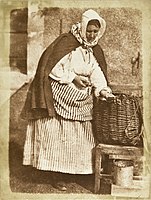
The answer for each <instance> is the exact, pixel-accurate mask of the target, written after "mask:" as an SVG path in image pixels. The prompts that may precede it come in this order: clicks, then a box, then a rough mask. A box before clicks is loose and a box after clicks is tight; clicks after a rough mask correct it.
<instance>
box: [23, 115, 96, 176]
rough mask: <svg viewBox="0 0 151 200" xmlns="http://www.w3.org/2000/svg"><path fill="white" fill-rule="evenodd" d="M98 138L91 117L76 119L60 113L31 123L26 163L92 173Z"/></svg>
mask: <svg viewBox="0 0 151 200" xmlns="http://www.w3.org/2000/svg"><path fill="white" fill-rule="evenodd" d="M94 147H95V141H94V137H93V133H92V124H91V121H73V120H69V119H64V118H62V117H60V116H59V115H57V116H56V117H53V118H43V119H38V120H32V121H30V122H29V123H28V126H27V133H26V140H25V145H24V157H23V164H24V165H32V166H33V167H35V168H37V169H40V170H50V171H56V172H63V173H70V174H91V173H93V171H94V170H93V169H94V162H93V151H94Z"/></svg>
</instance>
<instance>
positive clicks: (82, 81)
mask: <svg viewBox="0 0 151 200" xmlns="http://www.w3.org/2000/svg"><path fill="white" fill-rule="evenodd" d="M73 83H74V84H75V85H76V86H77V87H78V88H79V89H83V88H86V87H88V86H90V85H91V84H90V82H89V81H88V79H87V78H86V77H84V76H78V75H77V76H76V77H75V78H74V80H73Z"/></svg>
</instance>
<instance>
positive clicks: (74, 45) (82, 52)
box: [22, 9, 113, 190]
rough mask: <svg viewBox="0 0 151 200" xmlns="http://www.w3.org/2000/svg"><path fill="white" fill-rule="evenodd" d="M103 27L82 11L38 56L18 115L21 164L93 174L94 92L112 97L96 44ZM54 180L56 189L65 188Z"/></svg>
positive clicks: (94, 16) (90, 12)
mask: <svg viewBox="0 0 151 200" xmlns="http://www.w3.org/2000/svg"><path fill="white" fill-rule="evenodd" d="M105 26H106V23H105V21H104V20H103V19H102V18H101V17H100V16H99V15H98V14H97V13H96V12H95V11H93V10H91V9H90V10H87V11H86V12H84V13H83V15H82V20H81V23H77V24H75V25H73V26H72V29H71V31H70V32H69V33H66V34H62V35H61V36H59V37H58V38H57V39H56V40H55V41H54V42H53V43H52V44H51V45H50V46H49V47H48V48H47V49H46V50H45V51H44V53H43V54H42V56H41V58H40V61H39V64H38V68H37V71H36V75H35V77H34V79H33V81H32V83H31V86H30V88H29V91H28V95H27V100H26V103H25V106H24V109H23V112H22V114H23V117H26V119H28V120H29V122H28V126H27V134H26V141H25V146H24V158H23V164H24V165H32V166H33V167H35V168H37V169H39V170H46V171H53V172H61V173H68V174H92V173H93V172H94V169H93V156H92V155H93V148H94V147H95V140H94V136H93V132H92V111H93V94H94V95H95V96H96V97H98V96H100V94H101V95H102V97H104V98H108V97H112V96H113V95H112V94H111V90H110V89H109V88H108V87H107V81H106V62H105V59H104V54H103V51H102V49H101V47H100V46H99V45H98V40H99V39H100V38H101V37H102V35H103V33H104V31H105ZM61 173H60V175H61ZM58 174H59V173H58ZM56 177H57V176H56ZM58 177H59V180H58V182H57V183H58V184H56V185H57V187H59V189H61V190H66V187H65V186H64V185H63V184H60V183H59V181H60V180H61V177H60V176H58Z"/></svg>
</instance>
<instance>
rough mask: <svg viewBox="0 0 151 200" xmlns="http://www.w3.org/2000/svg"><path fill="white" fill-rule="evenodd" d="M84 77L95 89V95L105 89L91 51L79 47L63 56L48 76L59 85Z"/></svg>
mask: <svg viewBox="0 0 151 200" xmlns="http://www.w3.org/2000/svg"><path fill="white" fill-rule="evenodd" d="M76 75H79V76H83V77H85V78H86V79H87V80H88V81H89V82H90V84H91V86H92V87H94V88H95V95H96V96H99V92H100V91H101V90H102V89H103V88H106V87H107V81H106V79H105V76H104V74H103V72H102V70H101V68H100V67H99V64H98V62H97V61H96V59H95V57H94V55H93V50H92V49H91V48H90V49H89V50H87V49H84V48H82V47H81V46H80V47H78V48H76V49H75V50H73V51H72V52H70V53H69V54H67V55H65V56H64V57H63V58H62V59H61V60H60V61H59V62H58V63H57V64H56V65H55V66H54V68H53V69H52V71H51V73H50V74H49V76H50V77H51V78H52V79H54V80H56V81H58V82H59V83H61V84H73V83H72V81H73V80H74V78H75V76H76Z"/></svg>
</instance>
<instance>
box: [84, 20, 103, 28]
mask: <svg viewBox="0 0 151 200" xmlns="http://www.w3.org/2000/svg"><path fill="white" fill-rule="evenodd" d="M89 25H94V26H96V27H99V28H100V27H101V24H100V22H99V20H97V19H92V20H90V21H89V22H88V25H87V26H89Z"/></svg>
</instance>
